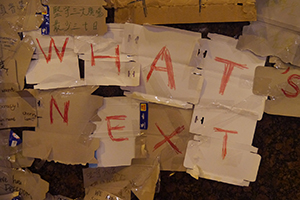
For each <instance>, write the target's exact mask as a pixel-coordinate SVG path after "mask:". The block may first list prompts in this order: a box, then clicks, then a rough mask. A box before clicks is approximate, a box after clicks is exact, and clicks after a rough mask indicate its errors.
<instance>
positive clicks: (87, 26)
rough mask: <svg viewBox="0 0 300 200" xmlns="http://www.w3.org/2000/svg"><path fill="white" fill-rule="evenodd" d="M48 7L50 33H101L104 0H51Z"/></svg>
mask: <svg viewBox="0 0 300 200" xmlns="http://www.w3.org/2000/svg"><path fill="white" fill-rule="evenodd" d="M48 5H49V9H50V35H103V34H104V33H105V32H106V30H107V27H106V25H105V18H106V15H107V12H106V10H105V9H104V8H103V5H104V1H103V0H101V1H91V0H89V1H85V2H82V1H77V2H72V4H71V3H70V4H68V2H61V1H56V0H52V1H49V2H48Z"/></svg>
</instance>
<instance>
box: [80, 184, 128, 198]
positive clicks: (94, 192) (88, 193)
mask: <svg viewBox="0 0 300 200" xmlns="http://www.w3.org/2000/svg"><path fill="white" fill-rule="evenodd" d="M108 197H109V198H112V199H117V200H122V199H121V198H120V197H117V196H115V195H113V194H111V193H109V192H106V191H104V190H101V189H98V188H94V187H89V188H87V189H86V190H85V196H84V200H107V198H108ZM129 198H130V197H129Z"/></svg>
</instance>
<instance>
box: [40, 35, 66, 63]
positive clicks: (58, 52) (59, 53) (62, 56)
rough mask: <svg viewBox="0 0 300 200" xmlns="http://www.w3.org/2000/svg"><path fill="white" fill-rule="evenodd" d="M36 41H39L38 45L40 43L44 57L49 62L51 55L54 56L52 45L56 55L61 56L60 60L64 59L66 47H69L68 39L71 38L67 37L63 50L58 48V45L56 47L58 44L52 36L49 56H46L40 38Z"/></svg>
mask: <svg viewBox="0 0 300 200" xmlns="http://www.w3.org/2000/svg"><path fill="white" fill-rule="evenodd" d="M36 41H37V43H38V45H39V47H40V49H41V51H42V53H43V54H44V57H45V59H46V62H47V63H48V62H49V61H50V60H51V56H52V45H53V46H54V49H55V52H56V55H57V57H58V58H59V60H60V62H62V61H63V58H64V54H65V50H66V47H67V43H68V41H69V38H68V37H67V38H66V39H65V43H64V45H63V47H62V49H61V52H60V51H59V50H58V49H57V47H56V45H55V42H54V40H53V38H51V39H50V45H49V49H48V56H46V54H45V52H44V50H43V48H42V47H41V44H40V41H39V39H37V38H36Z"/></svg>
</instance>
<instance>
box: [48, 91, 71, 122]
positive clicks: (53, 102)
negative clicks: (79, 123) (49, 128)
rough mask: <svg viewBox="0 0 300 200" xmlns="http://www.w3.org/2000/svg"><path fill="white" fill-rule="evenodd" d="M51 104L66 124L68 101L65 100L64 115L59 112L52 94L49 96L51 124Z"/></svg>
mask: <svg viewBox="0 0 300 200" xmlns="http://www.w3.org/2000/svg"><path fill="white" fill-rule="evenodd" d="M53 104H54V106H55V108H56V110H57V111H58V113H59V115H60V116H61V117H62V118H63V120H64V123H66V124H68V113H69V106H70V101H67V102H65V108H64V115H63V114H62V113H61V112H60V110H59V108H58V105H57V103H56V101H55V99H54V98H53V96H51V100H50V123H51V124H53Z"/></svg>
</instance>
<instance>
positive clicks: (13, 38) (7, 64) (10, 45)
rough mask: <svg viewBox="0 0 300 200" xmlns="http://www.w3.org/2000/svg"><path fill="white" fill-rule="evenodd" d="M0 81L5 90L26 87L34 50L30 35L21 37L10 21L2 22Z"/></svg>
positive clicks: (0, 32)
mask: <svg viewBox="0 0 300 200" xmlns="http://www.w3.org/2000/svg"><path fill="white" fill-rule="evenodd" d="M0 27H2V29H1V30H0V43H1V45H0V71H1V73H0V81H1V89H2V90H4V91H18V90H20V89H23V88H24V78H25V75H26V72H27V69H28V67H29V64H30V60H31V56H32V54H33V51H34V45H33V41H32V39H31V38H30V37H24V38H23V39H22V40H20V37H19V35H18V33H17V32H16V31H14V30H13V29H12V28H11V27H10V26H9V24H8V23H6V22H3V21H2V22H0Z"/></svg>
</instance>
